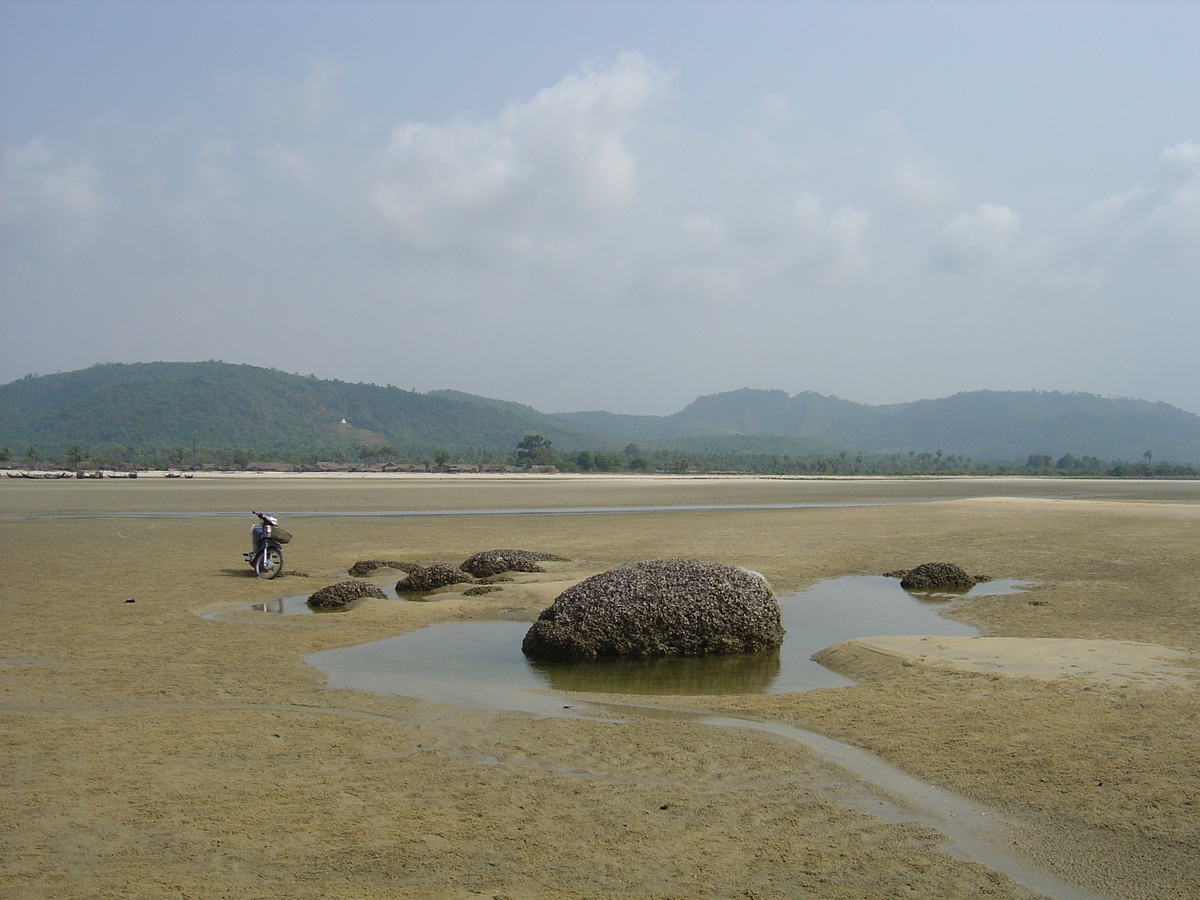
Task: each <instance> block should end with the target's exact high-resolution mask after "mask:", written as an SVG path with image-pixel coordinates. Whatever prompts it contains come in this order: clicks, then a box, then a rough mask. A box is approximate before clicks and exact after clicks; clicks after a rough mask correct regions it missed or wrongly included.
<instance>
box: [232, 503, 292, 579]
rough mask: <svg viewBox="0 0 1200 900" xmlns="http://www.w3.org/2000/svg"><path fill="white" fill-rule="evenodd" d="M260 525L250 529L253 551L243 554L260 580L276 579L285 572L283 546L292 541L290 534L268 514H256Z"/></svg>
mask: <svg viewBox="0 0 1200 900" xmlns="http://www.w3.org/2000/svg"><path fill="white" fill-rule="evenodd" d="M254 514H255V515H256V516H258V518H259V524H258V525H255V526H254V527H252V528H251V529H250V537H251V539H252V541H253V549H251V551H250V552H249V553H243V554H242V559H244V560H246V562H248V563H250V568H252V569H253V570H254V572H255V574H256V575H258V577H259V578H274V577H275V576H276V575H278V574H279V573H280V572H282V571H283V545H284V544H286V543H287V542H288V541H290V540H291V539H292V535H291V533H290V532H287V531H284V530H283V529H282V528H280V527H279V520H278V519H276V518H275V517H274V516H268V515H267V514H266V513H260V512H255V513H254Z"/></svg>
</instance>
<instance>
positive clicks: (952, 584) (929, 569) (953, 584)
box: [900, 562, 987, 591]
mask: <svg viewBox="0 0 1200 900" xmlns="http://www.w3.org/2000/svg"><path fill="white" fill-rule="evenodd" d="M986 580H987V579H986V578H978V579H977V578H975V577H973V576H971V575H968V574H967V573H966V572H965V571H963V570H962V569H961V568H959V567H958V566H956V565H955V564H954V563H940V562H930V563H922V564H921V565H919V566H917V567H916V568H915V569H910V570H909V571H908V572H907V573H905V575H904V577H903V578H901V579H900V587H902V588H904V589H905V590H906V591H968V590H970V589H971V588H973V587H974V586H975V585H976V583H977V582H979V581H986Z"/></svg>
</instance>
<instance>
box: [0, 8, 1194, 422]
mask: <svg viewBox="0 0 1200 900" xmlns="http://www.w3.org/2000/svg"><path fill="white" fill-rule="evenodd" d="M1198 43H1200V2H1158V0H1139V2H1103V0H1089V2H1066V0H1062V2H1049V0H1044V2H1035V0H1006V2H971V0H959V2H938V3H929V2H907V0H870V2H857V0H839V2H833V0H812V2H803V0H795V2H786V3H781V2H765V0H738V2H717V0H710V2H700V0H696V2H685V0H638V2H634V3H627V2H622V0H594V2H588V0H562V2H509V0H437V2H403V0H399V2H384V0H374V2H368V0H339V2H328V0H308V2H299V0H297V2H266V0H244V2H232V0H203V2H200V0H171V2H155V0H136V2H115V0H86V2H76V0H41V2H33V0H0V383H7V382H9V381H12V380H14V379H17V378H20V377H23V376H25V375H27V374H31V373H34V374H42V375H45V374H51V373H53V372H59V371H71V370H74V369H81V368H85V367H87V366H90V365H93V364H95V363H101V362H147V361H156V360H171V361H190V360H208V359H220V360H224V361H226V362H231V363H250V364H253V365H259V366H267V367H271V368H276V369H281V370H283V371H287V372H295V373H299V374H304V375H308V374H314V375H316V376H318V377H320V378H336V379H340V380H342V381H351V382H357V381H364V382H372V383H375V384H381V385H395V386H397V387H401V388H404V389H406V390H419V391H429V390H435V389H440V388H452V389H455V390H460V391H466V392H469V393H472V394H480V395H483V396H488V397H495V398H499V399H503V400H512V401H517V402H520V403H526V404H529V405H531V406H534V407H536V408H537V409H539V410H541V411H543V412H568V411H577V410H597V409H604V410H609V411H611V412H617V413H630V414H652V415H666V414H670V413H673V412H676V411H678V410H680V409H682V408H683V407H684V406H685V405H686V404H687V403H689V402H690V401H691V400H693V399H695V398H696V397H697V396H699V395H703V394H712V393H718V392H722V391H730V390H737V389H739V388H745V387H750V388H767V389H775V390H784V391H787V392H788V393H789V394H795V393H799V392H802V391H817V392H819V393H822V394H829V395H834V396H838V397H842V398H845V399H849V400H855V401H859V402H862V403H869V404H884V403H899V402H906V401H911V400H917V399H923V398H934V397H945V396H949V395H951V394H955V393H958V392H960V391H974V390H1044V391H1084V392H1088V393H1094V394H1100V395H1103V396H1119V397H1135V398H1140V399H1147V400H1154V401H1164V402H1167V403H1171V404H1174V405H1176V406H1179V407H1181V408H1183V409H1186V410H1189V411H1191V412H1194V413H1200V52H1197V50H1196V47H1197V45H1198Z"/></svg>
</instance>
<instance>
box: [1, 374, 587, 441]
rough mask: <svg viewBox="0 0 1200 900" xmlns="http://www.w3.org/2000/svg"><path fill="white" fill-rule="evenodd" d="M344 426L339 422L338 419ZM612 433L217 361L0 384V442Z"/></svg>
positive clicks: (516, 409) (510, 407)
mask: <svg viewBox="0 0 1200 900" xmlns="http://www.w3.org/2000/svg"><path fill="white" fill-rule="evenodd" d="M343 421H344V424H343ZM531 432H536V433H540V434H543V435H545V436H546V437H549V438H550V439H552V440H554V441H555V444H556V445H560V446H563V447H571V446H581V447H582V446H588V447H591V446H607V445H608V444H609V443H611V439H608V438H603V437H597V436H595V435H593V434H591V433H590V432H589V431H588V430H587V429H585V428H582V427H580V426H577V425H574V424H572V423H569V422H565V421H562V420H559V419H555V418H554V417H552V416H547V415H543V414H542V413H539V412H537V411H536V410H533V409H532V408H530V407H522V406H520V405H518V404H504V403H496V404H488V403H486V402H483V401H482V398H478V402H477V400H476V399H472V398H469V395H465V394H463V395H457V394H453V393H450V392H441V393H439V394H436V395H430V394H418V393H414V392H411V391H403V390H400V389H399V388H394V387H379V386H377V385H373V384H348V383H346V382H342V381H325V380H321V379H318V378H311V377H307V378H306V377H304V376H300V375H290V374H287V373H285V372H279V371H276V370H274V369H264V368H259V367H256V366H248V365H232V364H228V363H222V362H200V363H169V362H156V363H136V364H132V365H123V364H106V365H98V366H93V367H91V368H89V369H83V370H80V371H77V372H65V373H61V374H58V375H45V376H41V377H32V376H31V377H26V378H22V379H20V380H18V381H14V382H11V383H10V384H6V385H3V386H0V446H7V447H9V448H10V449H11V450H12V451H14V452H18V451H19V452H24V451H25V448H27V447H33V448H35V449H36V450H37V451H38V453H39V454H40V455H41V456H42V457H43V458H53V457H55V456H56V455H58V454H61V453H62V452H64V451H65V450H67V448H69V447H71V446H79V447H82V448H85V449H87V450H89V451H98V450H103V449H106V448H110V447H114V446H136V447H173V446H178V447H182V448H185V449H188V450H191V449H192V448H193V447H197V448H206V447H207V448H215V447H222V448H231V447H236V448H243V449H246V450H251V451H254V452H255V453H256V454H257V455H258V456H260V457H261V456H271V455H276V456H282V455H285V454H287V453H312V452H314V451H319V450H330V451H332V450H336V449H343V450H344V449H347V448H351V447H353V446H355V445H387V446H389V447H391V448H393V449H394V450H396V451H397V453H398V454H399V455H401V456H410V457H411V456H420V455H424V454H432V453H433V452H435V451H437V450H439V449H444V450H449V451H465V450H470V449H486V450H491V449H500V448H503V449H504V450H506V451H508V450H512V449H513V448H515V447H516V445H517V442H518V441H520V440H521V438H522V437H523V436H524V435H525V434H528V433H531Z"/></svg>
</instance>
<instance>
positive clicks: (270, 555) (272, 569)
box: [254, 547, 283, 578]
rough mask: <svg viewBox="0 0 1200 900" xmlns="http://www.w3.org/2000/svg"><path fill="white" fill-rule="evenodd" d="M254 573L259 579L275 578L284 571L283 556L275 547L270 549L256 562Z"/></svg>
mask: <svg viewBox="0 0 1200 900" xmlns="http://www.w3.org/2000/svg"><path fill="white" fill-rule="evenodd" d="M254 571H255V572H257V573H258V577H259V578H274V577H275V576H276V575H278V574H279V573H280V572H282V571H283V554H282V553H280V552H279V550H278V549H276V548H275V547H268V548H267V549H266V550H264V551H263V552H262V555H261V556H260V557H259V558H258V559H257V560H256V561H255V566H254Z"/></svg>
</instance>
